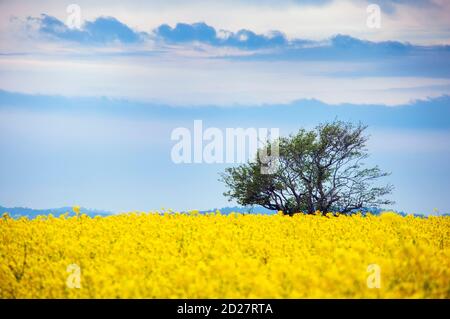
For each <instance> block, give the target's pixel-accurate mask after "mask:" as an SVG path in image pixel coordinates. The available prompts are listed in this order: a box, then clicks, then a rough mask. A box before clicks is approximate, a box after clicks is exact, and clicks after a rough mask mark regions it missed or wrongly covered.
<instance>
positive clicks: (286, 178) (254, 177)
mask: <svg viewBox="0 0 450 319" xmlns="http://www.w3.org/2000/svg"><path fill="white" fill-rule="evenodd" d="M365 129H366V126H363V125H361V124H358V125H354V124H352V123H347V122H341V121H335V122H332V123H327V124H321V125H319V126H317V127H316V128H315V129H313V130H311V131H306V130H304V129H301V130H300V131H299V132H298V133H297V134H295V135H290V136H288V137H282V138H279V139H278V140H276V141H273V142H268V143H267V144H266V145H265V148H266V149H263V150H259V151H265V152H266V154H268V153H270V150H271V149H273V147H274V146H277V147H278V149H279V154H278V157H277V158H276V159H275V160H276V169H275V171H274V172H273V174H265V173H264V172H265V170H264V168H265V165H267V163H262V161H261V160H260V158H259V157H258V158H257V159H256V161H252V162H248V163H246V164H242V165H240V166H237V167H231V168H227V169H226V170H225V172H224V173H223V174H221V179H220V180H221V181H223V182H224V183H225V185H226V186H227V188H228V190H227V191H226V192H225V193H224V195H225V196H227V197H228V198H229V199H230V200H232V199H235V200H236V201H237V202H238V203H239V204H241V205H261V206H263V207H266V208H268V209H273V210H280V211H283V212H284V213H285V214H290V215H292V214H294V213H298V212H305V213H309V214H312V213H314V212H316V211H321V212H322V213H327V212H329V211H340V212H341V213H344V214H345V213H350V212H352V211H354V210H358V209H362V208H364V207H379V206H380V205H386V204H390V203H392V202H391V201H389V200H386V199H384V198H383V196H384V195H387V194H389V193H390V192H391V191H392V189H393V187H392V186H391V185H384V186H377V185H375V186H374V184H376V182H377V180H378V179H379V178H381V177H384V176H387V175H388V174H387V173H385V172H382V171H381V170H380V169H379V168H378V167H377V166H375V167H371V168H367V167H365V166H364V163H363V161H364V159H366V158H367V156H368V153H367V149H366V142H367V140H368V137H367V136H366V135H364V131H365ZM273 143H276V145H274V144H273ZM269 164H274V163H273V162H272V163H269Z"/></svg>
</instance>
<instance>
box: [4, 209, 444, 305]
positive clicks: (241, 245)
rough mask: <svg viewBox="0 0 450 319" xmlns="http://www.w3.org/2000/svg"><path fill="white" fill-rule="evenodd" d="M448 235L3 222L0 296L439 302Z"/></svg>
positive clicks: (219, 224) (307, 223)
mask: <svg viewBox="0 0 450 319" xmlns="http://www.w3.org/2000/svg"><path fill="white" fill-rule="evenodd" d="M77 209H78V208H77ZM449 231H450V218H449V217H429V218H417V217H413V216H408V217H401V216H399V215H395V214H393V213H385V214H382V215H381V216H372V215H368V216H366V217H364V216H361V215H353V216H343V215H341V216H330V215H328V216H315V215H295V216H294V217H289V216H281V215H271V216H268V215H242V214H231V215H220V214H218V213H211V214H206V215H200V214H178V213H165V214H157V213H128V214H120V215H113V216H108V217H95V218H90V217H88V216H86V215H80V214H79V212H77V216H74V217H68V216H64V215H63V216H61V217H52V216H48V217H38V218H36V219H33V220H29V219H26V218H20V219H12V218H10V217H8V216H6V215H5V216H4V217H2V218H0V298H360V297H362V298H449V297H450V242H449ZM370 265H376V266H377V267H378V269H379V272H378V274H377V276H378V277H376V278H375V279H377V280H378V285H377V286H376V287H373V286H370V285H369V283H370V280H371V276H374V274H373V273H371V272H370V269H371V268H370ZM73 267H75V269H77V267H78V269H79V272H78V273H73V272H72V269H74V268H73ZM368 267H369V268H368ZM368 269H369V272H368ZM74 275H78V276H79V285H78V286H75V287H74V286H71V285H70V284H69V281H70V278H71V276H74Z"/></svg>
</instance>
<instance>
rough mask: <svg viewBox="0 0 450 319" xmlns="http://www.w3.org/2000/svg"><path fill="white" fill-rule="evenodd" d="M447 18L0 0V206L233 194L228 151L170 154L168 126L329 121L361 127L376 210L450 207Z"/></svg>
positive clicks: (448, 8) (344, 4) (410, 9)
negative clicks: (387, 190)
mask: <svg viewBox="0 0 450 319" xmlns="http://www.w3.org/2000/svg"><path fill="white" fill-rule="evenodd" d="M374 4H375V5H376V6H375V7H374V6H373V5H374ZM377 10H378V11H377ZM378 13H379V15H378ZM449 21H450V1H447V0H423V1H420V0H415V1H402V0H396V1H378V2H377V1H365V0H343V1H332V0H322V1H310V0H304V1H301V0H295V1H294V0H292V1H274V0H263V1H256V0H243V1H200V0H190V1H178V0H175V1H146V2H145V3H144V2H142V1H127V2H126V4H125V3H124V2H119V1H98V0H97V1H77V2H72V1H70V2H66V1H31V0H30V1H23V0H19V1H0V30H1V32H0V150H2V152H1V153H2V156H1V157H0V179H1V181H2V186H1V187H0V205H2V206H25V207H32V208H49V207H61V206H70V205H82V206H85V207H89V208H97V209H104V210H110V211H114V212H119V211H130V210H143V211H149V210H154V209H161V208H163V207H164V208H171V209H175V210H189V209H211V208H216V207H223V206H227V205H234V204H235V203H233V202H231V203H229V202H228V201H227V199H226V198H225V197H224V196H223V195H222V193H223V192H224V190H225V189H224V185H222V184H221V183H220V182H219V181H218V178H219V173H220V172H221V171H223V170H224V169H225V168H226V167H228V166H230V164H224V163H213V164H209V163H204V162H203V163H197V164H194V163H192V164H185V163H182V164H176V163H174V161H173V159H172V158H171V152H172V149H173V147H174V145H175V144H176V141H174V140H173V139H171V136H172V133H173V131H174V130H175V129H176V128H180V127H182V128H187V129H188V130H189V131H190V132H194V128H193V127H194V121H195V120H202V121H203V126H204V128H205V129H207V128H208V127H211V128H217V129H218V130H219V131H221V132H225V130H226V129H227V128H239V127H240V128H279V129H280V132H281V134H282V135H287V134H290V133H294V132H296V131H297V130H299V129H300V128H313V127H314V126H315V125H317V124H319V123H323V122H327V121H333V120H334V119H339V120H346V121H352V122H355V123H356V122H362V123H364V124H367V125H368V133H370V136H371V138H370V141H369V144H368V149H369V152H370V154H371V156H370V158H369V159H368V163H369V164H378V165H379V166H380V168H382V169H383V170H385V171H389V172H391V173H392V174H391V175H390V176H389V177H387V178H386V182H389V183H392V184H393V185H394V187H395V190H394V192H393V194H392V195H391V196H390V198H391V199H392V200H394V201H395V202H396V203H395V204H394V205H392V206H391V207H388V208H392V209H396V210H401V211H406V212H411V213H426V214H437V213H448V212H450V199H449V196H448V194H449V193H450V192H449V186H448V181H449V180H450V165H449V164H448V163H449V162H450V142H449V141H450V22H449ZM205 144H206V141H205Z"/></svg>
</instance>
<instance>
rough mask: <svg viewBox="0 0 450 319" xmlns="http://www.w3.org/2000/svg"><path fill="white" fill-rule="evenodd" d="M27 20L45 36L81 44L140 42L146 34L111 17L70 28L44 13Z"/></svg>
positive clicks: (100, 18)
mask: <svg viewBox="0 0 450 319" xmlns="http://www.w3.org/2000/svg"><path fill="white" fill-rule="evenodd" d="M27 22H28V23H29V24H34V25H35V26H36V28H37V30H38V32H39V33H41V34H44V35H46V36H50V37H52V38H56V39H59V40H67V41H73V42H78V43H83V44H107V43H116V42H119V43H124V44H131V43H138V42H141V41H142V40H143V39H144V38H145V36H146V34H145V33H142V32H137V31H135V30H133V29H131V28H130V27H128V26H127V25H126V24H123V23H121V22H120V21H119V20H117V19H115V18H113V17H99V18H97V19H95V20H93V21H86V22H85V23H84V24H83V26H82V27H81V28H80V29H71V28H69V27H68V26H67V25H66V24H64V23H63V22H62V21H60V20H58V19H56V18H55V17H52V16H49V15H46V14H42V15H41V16H40V17H38V18H33V17H29V18H28V19H27Z"/></svg>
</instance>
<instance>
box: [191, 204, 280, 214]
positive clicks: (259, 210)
mask: <svg viewBox="0 0 450 319" xmlns="http://www.w3.org/2000/svg"><path fill="white" fill-rule="evenodd" d="M217 210H219V211H220V213H221V214H223V215H228V214H230V213H244V214H263V215H273V214H275V213H276V211H274V210H270V209H267V208H264V207H262V206H253V207H243V206H233V207H222V208H213V209H209V210H202V211H200V213H208V212H215V211H217Z"/></svg>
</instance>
